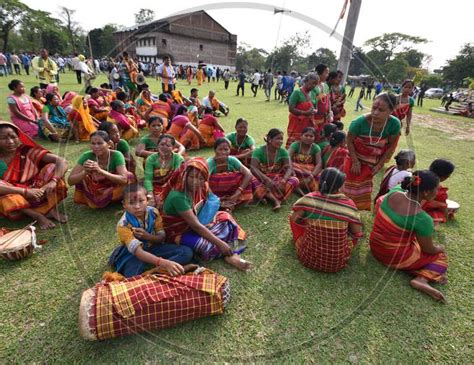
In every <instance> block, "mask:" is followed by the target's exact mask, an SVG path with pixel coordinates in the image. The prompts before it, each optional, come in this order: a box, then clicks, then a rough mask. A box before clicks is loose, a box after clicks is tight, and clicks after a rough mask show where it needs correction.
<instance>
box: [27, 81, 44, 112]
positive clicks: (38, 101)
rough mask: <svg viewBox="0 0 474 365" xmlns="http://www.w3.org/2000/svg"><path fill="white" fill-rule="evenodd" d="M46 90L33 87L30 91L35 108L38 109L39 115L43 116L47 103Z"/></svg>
mask: <svg viewBox="0 0 474 365" xmlns="http://www.w3.org/2000/svg"><path fill="white" fill-rule="evenodd" d="M44 95H45V94H44V90H43V89H41V88H40V87H39V86H33V87H32V88H31V89H30V97H31V102H32V103H33V106H34V107H35V109H36V112H37V113H38V115H41V113H42V112H43V108H44V104H45V103H46V99H45V98H44Z"/></svg>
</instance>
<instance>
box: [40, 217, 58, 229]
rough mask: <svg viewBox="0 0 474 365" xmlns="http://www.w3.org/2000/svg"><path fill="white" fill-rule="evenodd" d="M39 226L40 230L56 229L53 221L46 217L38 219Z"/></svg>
mask: <svg viewBox="0 0 474 365" xmlns="http://www.w3.org/2000/svg"><path fill="white" fill-rule="evenodd" d="M37 220H38V225H39V227H40V229H50V228H54V227H56V225H55V224H54V222H53V221H52V220H49V219H48V218H46V217H45V216H44V215H41V216H39V217H37Z"/></svg>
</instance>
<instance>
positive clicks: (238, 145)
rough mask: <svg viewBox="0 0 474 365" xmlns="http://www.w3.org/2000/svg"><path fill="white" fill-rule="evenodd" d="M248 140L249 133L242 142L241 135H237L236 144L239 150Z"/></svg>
mask: <svg viewBox="0 0 474 365" xmlns="http://www.w3.org/2000/svg"><path fill="white" fill-rule="evenodd" d="M246 140H247V135H245V136H244V139H243V141H242V143H239V135H238V134H236V135H235V144H236V145H237V150H238V151H240V149H241V148H242V146H243V145H244V143H245V141H246Z"/></svg>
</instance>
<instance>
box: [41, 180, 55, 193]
mask: <svg viewBox="0 0 474 365" xmlns="http://www.w3.org/2000/svg"><path fill="white" fill-rule="evenodd" d="M56 186H57V183H56V181H50V182H49V183H47V184H46V185H44V186H43V187H42V188H41V190H43V191H44V192H45V194H46V195H49V194H51V193H53V192H54V189H56Z"/></svg>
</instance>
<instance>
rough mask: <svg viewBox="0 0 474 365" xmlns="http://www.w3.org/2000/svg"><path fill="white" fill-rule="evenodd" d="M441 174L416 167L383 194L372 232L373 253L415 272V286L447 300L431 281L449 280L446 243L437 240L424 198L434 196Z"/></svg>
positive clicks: (438, 298) (390, 264) (429, 198)
mask: <svg viewBox="0 0 474 365" xmlns="http://www.w3.org/2000/svg"><path fill="white" fill-rule="evenodd" d="M438 186H439V178H438V177H437V176H436V175H435V174H434V173H432V172H431V171H427V170H424V171H415V172H414V173H413V175H412V176H407V177H405V179H404V180H403V182H402V184H401V189H400V188H394V189H392V190H391V191H389V192H388V193H387V194H386V195H384V196H382V197H381V198H380V199H379V200H378V201H377V205H376V213H375V220H374V228H373V229H372V233H371V234H370V250H371V251H372V255H374V257H375V258H376V259H377V260H378V261H380V262H381V263H382V264H384V265H386V266H389V267H391V268H393V269H397V270H404V271H407V272H409V273H410V274H412V275H413V276H415V278H414V279H412V280H411V282H410V284H411V286H412V287H413V288H415V289H417V290H420V291H422V292H423V293H426V294H428V295H429V296H431V297H432V298H434V299H435V300H437V301H442V302H444V300H445V298H444V295H443V294H442V293H441V292H440V291H439V290H438V289H435V288H433V287H432V286H431V285H430V284H429V282H430V281H433V282H437V283H440V284H443V283H446V282H447V277H446V274H447V269H448V258H447V256H446V253H445V249H444V247H443V246H441V245H439V244H435V243H434V241H433V235H434V224H433V219H432V218H431V217H430V216H429V215H428V214H427V213H426V212H425V211H423V209H422V207H421V201H423V200H425V201H429V200H432V199H433V198H434V197H435V196H436V193H437V189H438Z"/></svg>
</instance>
